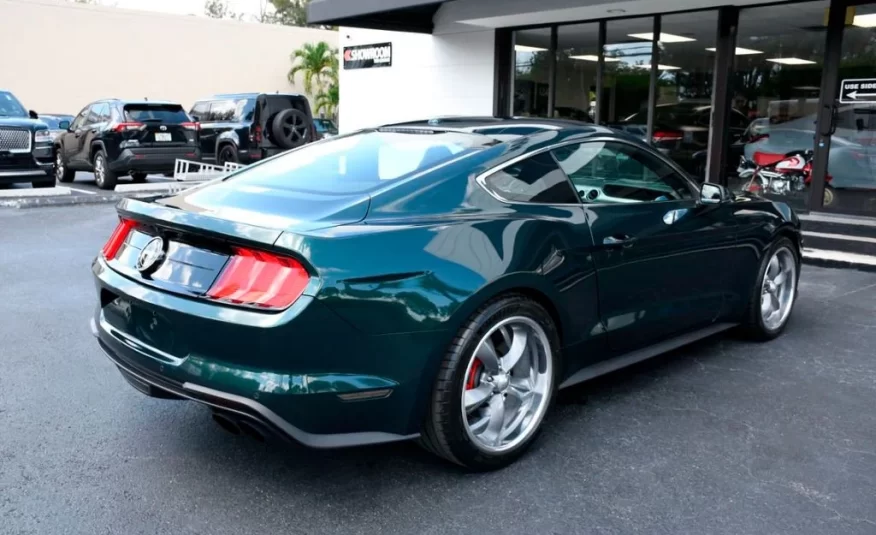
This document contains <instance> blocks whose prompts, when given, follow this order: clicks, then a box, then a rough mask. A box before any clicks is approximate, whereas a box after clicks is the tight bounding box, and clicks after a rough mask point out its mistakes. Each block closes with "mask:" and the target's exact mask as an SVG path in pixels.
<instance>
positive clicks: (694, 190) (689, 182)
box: [475, 135, 700, 207]
mask: <svg viewBox="0 0 876 535" xmlns="http://www.w3.org/2000/svg"><path fill="white" fill-rule="evenodd" d="M524 137H525V136H524ZM589 142H592V143H599V142H602V143H608V142H611V143H620V144H623V145H627V146H629V147H633V148H635V149H639V150H644V151H646V152H647V153H648V154H649V155H650V156H652V157H654V158H656V159H657V160H658V161H660V162H661V163H663V164H665V165H666V166H667V167H669V168H670V169H671V170H673V171H674V172H675V173H676V175H678V177H679V178H681V180H682V182H684V184H685V185H686V186H687V187H688V189H689V190H690V192H691V198H690V199H672V200H669V201H662V202H690V201H694V202H696V200H697V199H698V198H699V196H700V188H699V187H698V186H697V184H696V182H694V180H693V179H691V177H689V176H688V175H687V173H685V172H684V171H683V170H682V169H681V167H679V166H678V165H676V164H675V162H673V161H671V160H669V159H668V158H666V157H664V156H663V155H662V154H659V153H657V152H656V151H652V150H649V149H648V148H647V147H643V146H642V145H639V144H638V143H634V142H632V141H629V140H626V139H621V138H617V137H612V136H604V135H598V136H593V137H587V138H583V139H581V138H577V139H574V140H571V139H567V140H563V141H560V142H557V143H553V144H551V145H549V146H547V147H542V148H540V149H537V150H534V151H532V152H527V153H526V154H521V155H520V156H515V157H513V158H511V159H509V160H506V161H504V162H502V163H500V164H499V165H497V166H495V167H493V168H491V169H489V170H488V171H484V172H483V173H481V174H479V175H478V176H476V177H475V182H477V183H478V185H479V186H480V187H481V188H482V189H483V190H484V191H486V192H487V193H488V194H489V195H490V196H491V197H493V198H494V199H496V200H497V201H499V202H502V203H504V204H508V205H523V206H617V207H624V206H627V205H626V204H620V203H612V202H588V203H585V202H584V201H583V200H581V196H580V195H579V193H578V190H577V189H576V188H575V183H574V182H572V179H571V178H569V175H568V174H567V173H566V172H565V171H563V167H562V166H561V165H560V162H559V161H557V159H556V157H555V156H554V155H553V151H554V150H555V149H558V148H561V147H565V146H568V145H580V144H582V143H589ZM543 152H548V153H550V155H551V158H553V159H554V161H556V162H557V166H558V167H559V168H560V171H563V176H565V177H566V180H567V181H568V183H569V186H570V187H571V188H572V191H574V192H575V196H576V197H578V202H577V203H536V202H526V201H512V200H509V199H505V198H504V197H502V196H501V195H499V194H498V193H497V192H495V191H493V190H492V188H490V187H489V186H488V185H487V183H486V179H487V178H488V177H489V176H491V175H493V174H494V173H497V172H499V171H501V170H503V169H505V168H506V167H510V166H512V165H514V164H516V163H519V162H521V161H523V160H526V159H527V158H531V157H533V156H536V155H538V154H541V153H543ZM635 204H636V205H639V204H643V203H635Z"/></svg>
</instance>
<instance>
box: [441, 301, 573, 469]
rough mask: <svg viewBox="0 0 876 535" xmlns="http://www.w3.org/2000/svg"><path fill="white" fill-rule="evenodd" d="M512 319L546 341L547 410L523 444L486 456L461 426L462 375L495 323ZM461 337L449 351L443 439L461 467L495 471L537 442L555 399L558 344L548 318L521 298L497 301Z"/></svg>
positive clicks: (477, 317) (552, 323)
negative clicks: (525, 321)
mask: <svg viewBox="0 0 876 535" xmlns="http://www.w3.org/2000/svg"><path fill="white" fill-rule="evenodd" d="M512 316H524V317H527V318H529V319H531V320H533V321H535V322H536V323H538V325H539V326H540V327H541V328H542V329H544V332H545V334H546V335H547V339H548V341H549V343H550V346H551V347H550V350H551V358H552V363H551V364H552V365H551V370H552V377H551V388H550V393H549V398H548V401H547V407H545V411H544V414H543V415H542V420H541V422H539V425H538V427H537V428H536V429H535V431H534V432H533V433H532V434H531V435H530V436H529V438H527V439H526V440H525V441H523V442H521V443H520V444H518V445H517V446H515V447H514V448H513V449H510V450H508V451H503V452H501V453H490V452H486V451H483V450H481V449H480V448H478V447H477V446H476V445H475V444H474V443H473V442H472V440H471V438H470V437H469V435H468V433H467V431H466V429H465V424H464V423H463V416H462V414H463V407H462V396H463V388H464V385H465V382H466V381H465V375H466V370H467V368H468V363H469V360H470V358H471V356H472V355H473V353H474V351H475V350H476V349H477V346H478V343H479V342H480V340H481V338H482V337H483V336H484V335H485V334H486V333H487V332H488V331H489V330H490V329H491V328H492V327H493V326H494V325H496V324H497V323H499V322H500V321H502V320H504V319H507V318H509V317H512ZM464 331H465V332H464V334H463V335H462V338H463V343H462V344H457V345H456V348H457V349H456V351H453V352H452V354H451V355H449V356H450V358H452V359H453V360H454V371H453V375H452V382H451V384H452V388H451V391H450V396H451V398H450V400H449V404H448V405H449V407H448V410H449V411H450V414H449V418H448V419H447V428H446V429H445V431H446V432H447V436H448V437H449V440H448V445H449V447H450V450H451V451H452V453H453V455H454V456H455V457H456V458H457V459H459V461H460V462H462V463H463V464H464V465H466V466H469V467H473V468H475V469H487V470H488V469H495V468H500V467H502V466H505V465H507V464H510V463H512V462H514V460H516V459H517V458H519V457H520V456H521V455H523V453H525V452H526V450H527V449H528V447H529V446H530V445H531V444H532V443H533V442H534V441H535V440H536V439H537V438H538V436H539V435H540V434H541V430H542V428H543V424H544V419H545V417H546V415H547V414H548V413H549V412H550V409H551V406H552V405H553V403H554V400H555V398H556V391H557V384H558V380H557V379H558V377H559V370H560V363H561V359H560V341H559V335H558V333H557V330H556V327H555V326H554V322H553V320H552V319H551V317H550V314H548V312H547V311H546V310H545V309H544V308H543V307H541V306H540V305H538V304H537V303H535V302H533V301H531V300H529V299H526V298H524V297H518V296H514V297H509V298H507V299H501V300H499V301H497V302H495V303H493V304H491V305H489V306H487V307H486V308H484V309H483V310H482V311H481V312H480V313H479V314H477V316H475V318H473V319H472V320H471V321H470V322H469V324H468V325H467V328H464Z"/></svg>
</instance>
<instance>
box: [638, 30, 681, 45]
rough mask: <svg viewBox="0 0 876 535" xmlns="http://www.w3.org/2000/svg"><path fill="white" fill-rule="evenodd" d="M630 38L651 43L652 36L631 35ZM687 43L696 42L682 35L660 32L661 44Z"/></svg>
mask: <svg viewBox="0 0 876 535" xmlns="http://www.w3.org/2000/svg"><path fill="white" fill-rule="evenodd" d="M629 36H630V37H635V38H636V39H644V40H645V41H653V40H654V34H653V33H652V32H648V33H631V34H629ZM688 41H696V39H693V38H691V37H684V36H683V35H672V34H671V33H663V32H660V42H661V43H686V42H688Z"/></svg>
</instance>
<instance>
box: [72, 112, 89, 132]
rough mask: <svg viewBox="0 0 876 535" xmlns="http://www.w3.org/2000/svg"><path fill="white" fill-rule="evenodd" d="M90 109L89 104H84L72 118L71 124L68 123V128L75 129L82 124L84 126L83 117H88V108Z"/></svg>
mask: <svg viewBox="0 0 876 535" xmlns="http://www.w3.org/2000/svg"><path fill="white" fill-rule="evenodd" d="M89 109H91V106H85V107H84V108H82V111H80V112H79V115H77V116H76V118H75V119H73V124H71V125H70V130H72V131H74V132H75V131H76V130H78V129H80V128H82V127H83V126H85V119H86V118H87V117H88V110H89Z"/></svg>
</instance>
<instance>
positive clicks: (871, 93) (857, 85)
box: [840, 78, 876, 103]
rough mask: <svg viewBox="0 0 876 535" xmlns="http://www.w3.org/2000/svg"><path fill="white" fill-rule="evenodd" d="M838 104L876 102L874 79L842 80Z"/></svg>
mask: <svg viewBox="0 0 876 535" xmlns="http://www.w3.org/2000/svg"><path fill="white" fill-rule="evenodd" d="M840 102H844V103H852V102H876V78H865V79H859V80H843V83H842V84H841V85H840Z"/></svg>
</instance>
